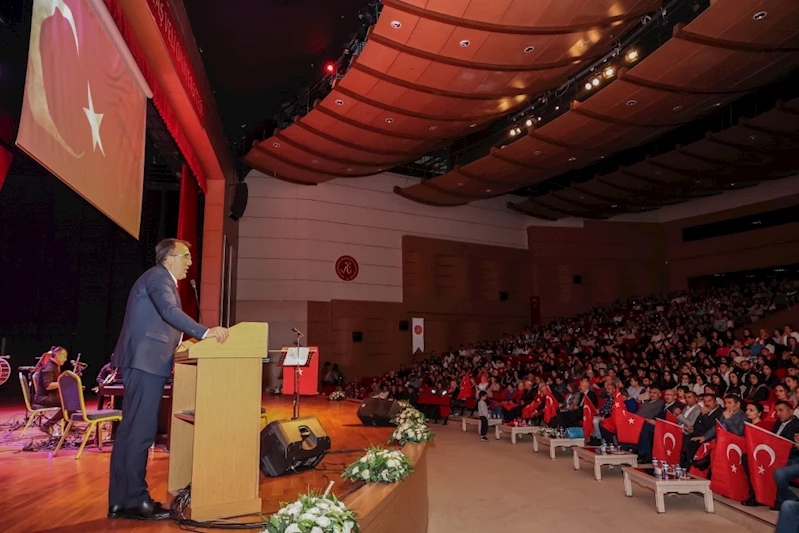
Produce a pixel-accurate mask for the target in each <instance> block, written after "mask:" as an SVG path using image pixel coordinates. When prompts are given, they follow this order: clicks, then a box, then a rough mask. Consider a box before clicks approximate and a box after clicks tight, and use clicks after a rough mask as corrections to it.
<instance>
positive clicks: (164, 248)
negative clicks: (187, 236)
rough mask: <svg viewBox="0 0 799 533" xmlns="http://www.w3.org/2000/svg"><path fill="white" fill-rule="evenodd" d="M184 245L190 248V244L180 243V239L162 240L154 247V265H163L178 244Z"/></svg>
mask: <svg viewBox="0 0 799 533" xmlns="http://www.w3.org/2000/svg"><path fill="white" fill-rule="evenodd" d="M178 243H181V244H185V245H186V248H191V243H188V242H186V241H182V240H180V239H164V240H163V241H161V242H159V243H158V244H157V245H156V246H155V263H156V264H157V265H163V264H164V261H166V258H167V257H169V256H170V254H172V252H174V251H175V246H176V245H177V244H178Z"/></svg>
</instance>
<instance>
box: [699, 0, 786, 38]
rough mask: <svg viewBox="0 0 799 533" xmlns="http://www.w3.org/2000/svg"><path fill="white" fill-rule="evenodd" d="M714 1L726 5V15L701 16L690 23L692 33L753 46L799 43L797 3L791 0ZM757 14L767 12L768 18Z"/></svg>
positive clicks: (724, 7)
mask: <svg viewBox="0 0 799 533" xmlns="http://www.w3.org/2000/svg"><path fill="white" fill-rule="evenodd" d="M713 3H714V4H716V5H718V4H724V6H723V9H724V10H725V13H724V16H723V17H714V18H711V17H700V18H698V19H697V20H695V21H694V22H692V23H691V24H690V26H691V33H693V34H697V35H703V36H707V37H709V38H713V39H720V40H724V41H731V42H744V43H749V44H753V45H764V46H781V47H797V46H799V26H797V24H796V13H797V3H796V2H793V1H790V0H789V1H788V2H786V1H784V0H715V1H714V2H713ZM713 7H716V6H713ZM718 7H721V6H718ZM758 13H765V17H763V18H759V19H755V15H756V14H758ZM700 19H701V20H700Z"/></svg>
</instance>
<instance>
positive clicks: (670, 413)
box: [666, 409, 677, 424]
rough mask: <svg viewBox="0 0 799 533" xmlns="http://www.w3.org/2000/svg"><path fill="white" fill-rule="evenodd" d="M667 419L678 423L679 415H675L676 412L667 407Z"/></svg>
mask: <svg viewBox="0 0 799 533" xmlns="http://www.w3.org/2000/svg"><path fill="white" fill-rule="evenodd" d="M666 420H667V421H669V422H671V423H672V424H676V423H677V417H676V416H675V415H674V413H672V412H671V411H669V410H668V409H666Z"/></svg>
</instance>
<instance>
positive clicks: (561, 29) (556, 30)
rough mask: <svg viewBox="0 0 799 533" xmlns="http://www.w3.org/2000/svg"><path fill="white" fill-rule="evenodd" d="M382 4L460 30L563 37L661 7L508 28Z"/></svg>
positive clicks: (394, 2)
mask: <svg viewBox="0 0 799 533" xmlns="http://www.w3.org/2000/svg"><path fill="white" fill-rule="evenodd" d="M383 4H384V5H387V6H390V7H393V8H394V9H396V10H398V11H403V12H405V13H408V14H410V15H415V16H418V17H420V18H425V19H428V20H434V21H436V22H442V23H444V24H449V25H452V26H459V27H461V28H468V29H472V30H480V31H487V32H492V33H507V34H514V35H563V34H569V33H578V32H585V31H589V30H597V29H600V28H606V27H608V26H618V24H619V22H625V21H627V20H635V19H638V18H641V17H643V16H644V15H646V14H648V13H651V12H652V11H654V10H655V9H656V8H657V7H656V6H659V5H661V2H653V5H652V6H651V7H646V8H639V9H637V10H635V11H631V12H629V13H625V14H624V15H617V16H615V17H608V18H605V19H600V20H598V21H596V22H591V23H585V24H575V25H574V26H547V27H541V28H539V27H530V26H510V25H505V24H496V23H493V22H483V21H479V20H470V19H466V18H461V17H454V16H452V15H446V14H444V13H439V12H437V11H430V10H428V9H423V8H421V7H417V6H415V5H411V4H408V3H407V2H402V1H401V0H383Z"/></svg>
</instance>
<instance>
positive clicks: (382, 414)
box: [358, 398, 402, 426]
mask: <svg viewBox="0 0 799 533" xmlns="http://www.w3.org/2000/svg"><path fill="white" fill-rule="evenodd" d="M400 411H402V406H401V405H400V403H399V402H397V401H394V400H393V399H391V400H384V399H382V398H366V399H365V400H364V401H363V402H361V406H360V407H358V418H360V419H361V422H362V423H363V425H364V426H390V425H391V419H392V418H394V417H395V416H397V415H398V414H399V413H400Z"/></svg>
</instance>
